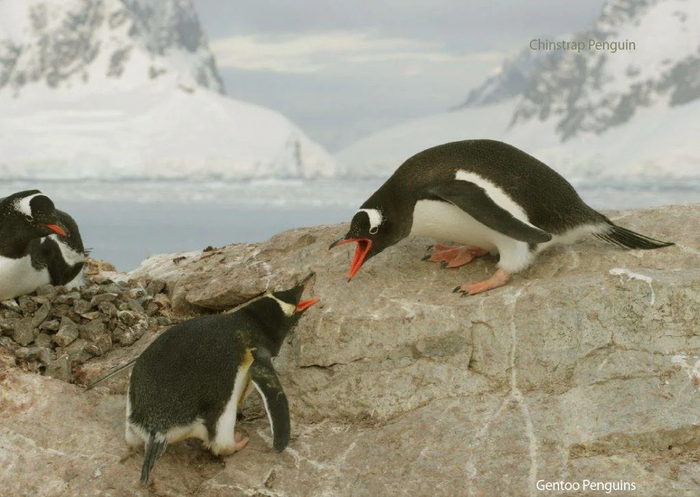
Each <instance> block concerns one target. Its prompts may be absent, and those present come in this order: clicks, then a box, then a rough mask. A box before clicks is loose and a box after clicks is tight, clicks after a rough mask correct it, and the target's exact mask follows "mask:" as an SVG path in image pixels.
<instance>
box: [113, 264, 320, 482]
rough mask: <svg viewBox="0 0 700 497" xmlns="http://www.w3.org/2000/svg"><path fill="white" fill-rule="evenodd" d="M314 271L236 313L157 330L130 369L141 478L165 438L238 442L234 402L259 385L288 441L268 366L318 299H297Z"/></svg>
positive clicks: (213, 445)
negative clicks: (142, 447)
mask: <svg viewBox="0 0 700 497" xmlns="http://www.w3.org/2000/svg"><path fill="white" fill-rule="evenodd" d="M313 275H314V273H311V274H309V275H308V276H307V277H306V278H304V279H303V280H302V281H301V283H299V284H298V285H296V286H295V287H293V288H291V289H289V290H286V291H280V292H270V293H267V294H265V296H263V297H261V298H259V299H257V300H254V301H253V302H251V303H249V304H247V305H245V306H244V307H242V308H240V309H239V310H237V311H236V312H234V313H231V314H220V315H212V316H200V317H197V318H194V319H190V320H188V321H183V322H182V323H179V324H177V325H175V326H173V327H172V328H170V329H169V330H167V331H165V332H164V333H163V334H162V335H160V336H159V337H158V338H156V339H155V340H154V341H153V343H151V344H150V345H149V346H148V348H147V349H146V350H144V352H143V353H142V354H141V355H140V356H139V358H138V359H137V360H136V364H135V365H134V369H133V371H132V372H131V380H130V384H129V391H128V393H127V401H126V442H127V443H128V444H129V445H131V446H137V445H140V444H141V443H145V447H146V455H145V460H144V462H143V469H142V470H141V483H143V484H146V483H148V478H149V475H150V472H151V468H153V465H154V464H155V463H156V461H157V460H158V458H159V457H160V455H161V454H162V453H163V451H164V450H165V448H166V447H167V446H168V444H170V443H174V442H177V441H180V440H184V439H186V438H199V439H200V440H202V441H203V442H204V444H205V445H206V446H207V447H208V448H209V450H210V451H211V452H212V453H213V454H214V455H216V456H225V455H229V454H233V453H234V452H235V451H237V450H241V449H242V448H243V447H244V446H245V445H246V443H248V438H242V437H241V436H240V434H238V433H235V431H234V430H235V428H236V414H237V410H238V406H239V405H240V404H241V403H242V402H243V400H244V399H245V398H246V397H247V396H248V394H249V393H250V391H251V389H252V388H253V387H255V389H256V390H257V391H258V393H260V395H261V397H262V399H263V403H264V404H265V410H266V411H267V415H268V418H269V420H270V425H271V429H272V437H273V447H274V449H275V450H276V451H277V452H282V451H283V450H284V448H285V447H286V446H287V443H288V442H289V434H290V422H289V407H288V405H287V398H286V397H285V395H284V391H283V390H282V385H281V384H280V382H279V379H278V378H277V374H276V373H275V369H274V368H273V366H272V358H273V357H275V356H276V355H277V353H278V352H279V350H280V347H281V346H282V343H283V342H284V339H285V337H286V336H287V333H289V331H290V330H291V329H292V327H293V326H294V325H295V324H296V322H297V321H298V320H299V318H300V317H301V315H302V313H303V312H304V311H305V310H306V309H308V308H309V307H311V306H312V305H314V304H315V303H316V302H318V299H310V300H301V297H302V293H303V292H304V288H305V287H306V285H307V284H308V282H309V281H310V280H311V278H312V277H313Z"/></svg>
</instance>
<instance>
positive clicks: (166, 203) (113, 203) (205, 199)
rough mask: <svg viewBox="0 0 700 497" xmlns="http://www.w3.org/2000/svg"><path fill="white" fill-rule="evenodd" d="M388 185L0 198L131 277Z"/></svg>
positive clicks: (630, 189)
mask: <svg viewBox="0 0 700 497" xmlns="http://www.w3.org/2000/svg"><path fill="white" fill-rule="evenodd" d="M381 183H382V180H353V181H341V180H333V181H331V180H328V181H291V180H290V181H282V180H273V181H258V182H245V183H237V182H186V181H131V182H30V181H14V182H4V183H3V182H0V197H3V196H5V195H6V194H9V193H12V192H15V191H20V190H25V189H30V188H39V189H41V190H42V191H43V192H44V193H46V194H47V195H49V196H50V197H51V198H52V199H53V200H54V202H55V203H56V205H57V207H58V208H60V209H62V210H65V211H67V212H69V213H70V214H71V215H72V216H73V217H74V218H75V219H76V221H77V222H78V225H79V226H80V230H81V234H82V236H83V240H84V242H85V245H86V247H91V248H92V250H93V252H92V254H93V256H94V257H96V258H100V259H105V260H107V261H110V262H112V263H113V264H115V265H116V266H117V268H119V269H121V270H124V271H127V270H131V269H134V268H135V267H137V266H138V265H139V264H140V262H141V261H143V260H144V259H145V258H146V257H148V256H149V255H152V254H159V253H166V252H177V251H183V250H194V249H201V248H204V247H206V246H208V245H213V246H221V245H225V244H229V243H235V242H253V241H261V240H265V239H267V238H269V237H270V236H272V235H274V234H276V233H279V232H280V231H284V230H286V229H290V228H294V227H300V226H313V225H318V224H331V223H338V222H342V221H348V220H349V219H350V218H351V217H352V215H353V213H354V212H355V210H357V208H358V207H359V206H360V204H361V203H362V202H363V201H364V200H365V199H366V198H367V197H368V196H369V195H370V194H372V192H374V191H375V190H376V189H377V188H378V187H379V186H380V185H381ZM574 185H575V186H576V188H577V190H578V191H579V193H580V194H581V196H582V197H583V199H584V200H585V201H586V202H588V203H589V205H591V206H592V207H594V208H596V209H631V208H641V207H651V206H658V205H668V204H688V203H700V182H693V181H686V182H683V183H669V184H664V183H659V182H655V183H653V184H652V183H639V182H637V183H627V184H608V185H596V184H591V183H578V184H577V183H576V182H575V181H574Z"/></svg>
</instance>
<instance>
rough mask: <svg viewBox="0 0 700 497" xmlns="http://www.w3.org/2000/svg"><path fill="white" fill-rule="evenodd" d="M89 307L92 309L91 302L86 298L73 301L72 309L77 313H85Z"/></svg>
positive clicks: (88, 310)
mask: <svg viewBox="0 0 700 497" xmlns="http://www.w3.org/2000/svg"><path fill="white" fill-rule="evenodd" d="M90 309H92V304H90V302H88V301H87V300H82V299H80V300H76V301H75V302H74V303H73V310H74V311H75V312H76V313H77V314H85V313H86V312H90Z"/></svg>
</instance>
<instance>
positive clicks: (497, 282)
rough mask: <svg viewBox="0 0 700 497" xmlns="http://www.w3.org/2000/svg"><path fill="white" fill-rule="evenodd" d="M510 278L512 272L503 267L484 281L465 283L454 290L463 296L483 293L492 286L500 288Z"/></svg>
mask: <svg viewBox="0 0 700 497" xmlns="http://www.w3.org/2000/svg"><path fill="white" fill-rule="evenodd" d="M508 280H510V273H507V272H506V271H504V270H503V269H499V270H498V271H496V273H495V274H494V275H493V276H491V277H490V278H489V279H487V280H484V281H479V282H477V283H471V284H464V285H460V286H458V287H456V288H455V289H454V290H452V291H453V292H461V293H462V297H466V296H467V295H475V294H477V293H482V292H485V291H487V290H491V289H492V288H498V287H499V286H503V285H505V284H506V283H508Z"/></svg>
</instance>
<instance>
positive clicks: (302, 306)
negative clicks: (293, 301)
mask: <svg viewBox="0 0 700 497" xmlns="http://www.w3.org/2000/svg"><path fill="white" fill-rule="evenodd" d="M316 302H318V299H309V300H300V301H299V303H298V304H297V312H304V311H305V310H306V309H308V308H309V307H311V306H312V305H314V304H315V303H316Z"/></svg>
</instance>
